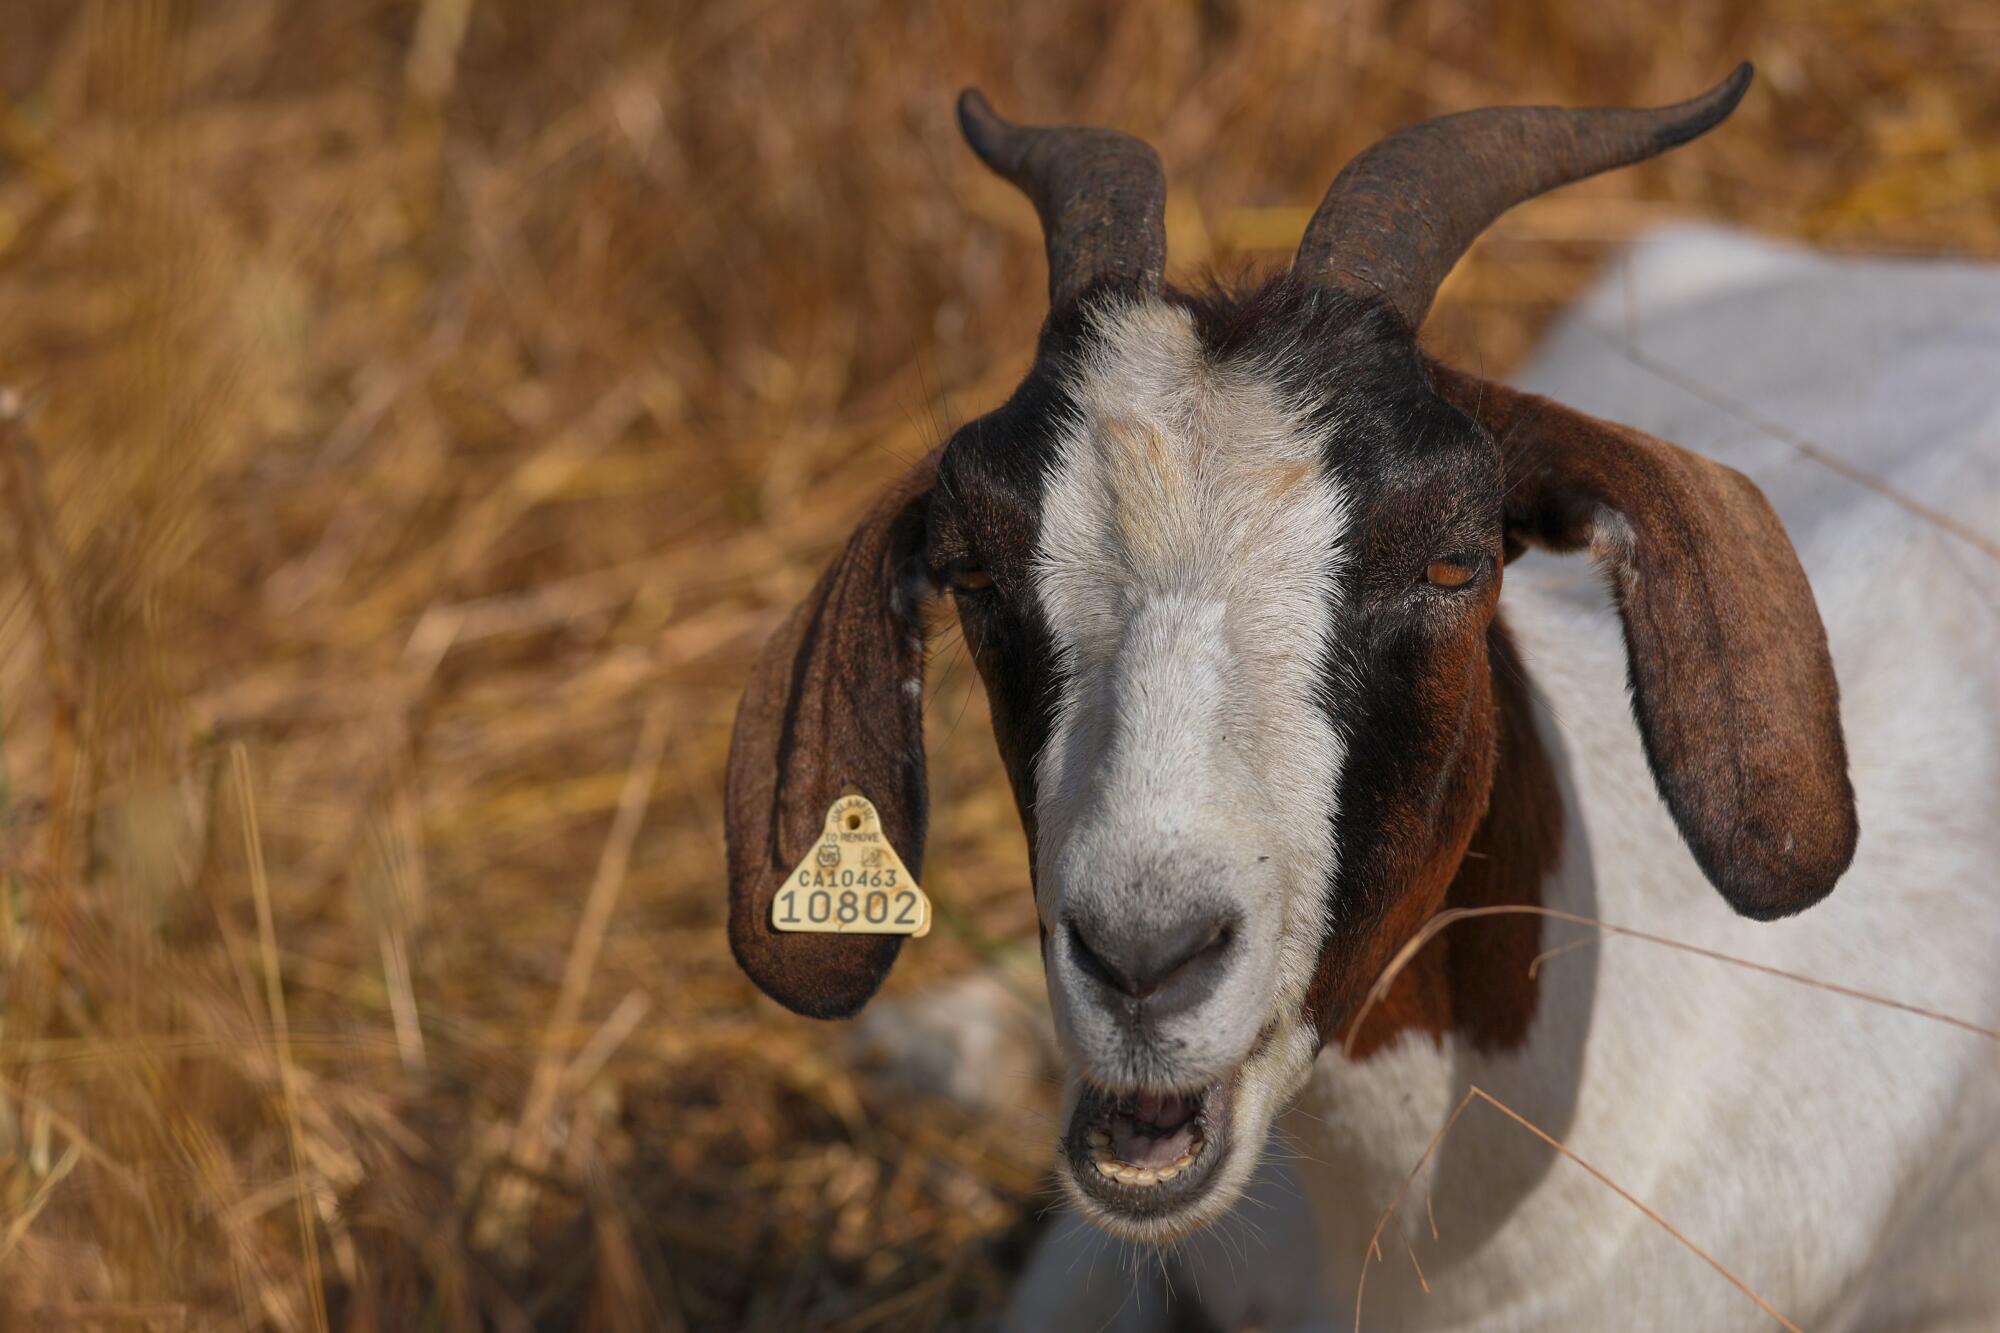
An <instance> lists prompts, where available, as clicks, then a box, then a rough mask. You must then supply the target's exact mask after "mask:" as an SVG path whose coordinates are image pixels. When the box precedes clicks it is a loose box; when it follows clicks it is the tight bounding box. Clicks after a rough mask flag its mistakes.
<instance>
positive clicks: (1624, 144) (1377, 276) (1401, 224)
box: [1292, 61, 1751, 331]
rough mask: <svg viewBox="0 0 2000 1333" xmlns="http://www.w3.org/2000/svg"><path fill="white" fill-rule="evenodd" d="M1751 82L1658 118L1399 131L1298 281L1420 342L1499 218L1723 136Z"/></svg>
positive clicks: (1725, 86)
mask: <svg viewBox="0 0 2000 1333" xmlns="http://www.w3.org/2000/svg"><path fill="white" fill-rule="evenodd" d="M1750 73H1751V70H1750V64H1749V62H1748V61H1745V62H1744V63H1743V64H1741V65H1738V66H1737V67H1736V69H1735V71H1734V72H1733V73H1731V74H1730V76H1729V77H1728V78H1726V79H1724V80H1723V81H1722V82H1721V83H1719V84H1717V85H1716V86H1715V87H1713V88H1711V89H1709V90H1708V91H1707V92H1705V93H1703V94H1702V95H1701V96H1699V97H1696V98H1692V99H1690V100H1688V101H1686V102H1681V103H1679V104H1678V105H1675V106H1667V107H1658V108H1655V109H1652V110H1629V109H1625V108H1619V107H1592V108H1587V109H1581V110H1568V109H1564V108H1561V107H1546V106H1516V107H1491V108H1488V109H1487V110H1483V111H1466V112H1461V113H1460V114H1458V115H1455V116H1440V117H1438V118H1437V119H1435V120H1426V121H1423V122H1422V123H1420V124H1416V125H1412V126H1410V127H1409V128H1408V129H1404V130H1398V131H1397V132H1396V133H1394V134H1392V135H1390V136H1389V137H1388V138H1386V139H1384V140H1382V141H1381V142H1380V143H1378V144H1376V145H1375V146H1374V147H1372V148H1370V149H1368V150H1367V151H1366V152H1364V153H1362V154H1361V155H1360V156H1359V157H1357V158H1355V159H1354V160H1353V161H1352V162H1349V163H1348V164H1347V166H1346V167H1345V168H1344V169H1343V170H1342V171H1341V173H1340V175H1339V176H1338V177H1336V178H1335V179H1334V182H1333V186H1332V188H1330V189H1329V190H1327V192H1326V198H1325V200H1324V201H1323V202H1321V204H1320V206H1319V211H1318V212H1316V213H1314V214H1313V219H1312V222H1311V223H1309V224H1308V225H1307V227H1306V234H1305V239H1304V240H1303V241H1301V242H1300V243H1299V253H1298V258H1297V259H1295V260H1294V261H1293V262H1292V270H1293V272H1295V273H1298V274H1300V275H1301V276H1303V277H1305V278H1307V279H1308V280H1309V281H1313V282H1322V283H1328V284H1331V285H1334V286H1339V287H1345V288H1347V289H1349V290H1353V291H1357V292H1362V293H1367V294H1373V295H1377V296H1380V297H1381V298H1382V299H1384V300H1386V301H1387V302H1388V303H1389V305H1390V306H1392V307H1393V308H1394V309H1395V311H1396V313H1397V314H1399V315H1401V316H1402V317H1403V320H1404V322H1406V323H1407V324H1408V325H1409V326H1410V328H1411V330H1412V331H1414V330H1415V329H1417V328H1418V327H1419V326H1421V325H1422V324H1423V322H1424V316H1425V315H1426V314H1427V313H1429V311H1430V308H1431V300H1432V298H1433V297H1435V296H1436V295H1437V289H1438V286H1439V285H1440V284H1441V283H1443V282H1444V279H1445V275H1446V274H1447V273H1449V272H1451V267H1452V265H1453V264H1456V263H1457V262H1458V259H1459V256H1460V255H1462V254H1464V253H1465V251H1466V249H1467V247H1469V246H1470V245H1471V244H1472V242H1473V241H1474V240H1476V239H1477V238H1478V236H1479V233H1480V232H1482V231H1485V230H1486V228H1487V227H1488V226H1490V225H1491V224H1492V222H1493V220H1494V219H1495V218H1497V217H1499V216H1500V215H1501V214H1502V213H1504V212H1506V211H1507V210H1508V209H1510V208H1512V207H1513V206H1514V205H1515V204H1518V203H1521V202H1523V201H1524V200H1528V199H1532V198H1534V197H1535V196H1536V195H1538V194H1541V193H1542V192H1543V191H1545V190H1552V189H1554V188H1555V187H1556V186H1558V185H1567V184H1569V183H1570V182H1571V181H1577V180H1582V179H1583V178H1584V177H1586V176H1595V175H1596V174H1597V173H1598V172H1600V171H1609V170H1611V169H1612V168H1613V167H1623V166H1630V165H1631V164H1632V163H1634V162H1642V161H1644V160H1645V159H1647V158H1649V157H1653V156H1655V155H1657V154H1660V153H1663V152H1665V151H1666V150H1667V149H1669V148H1673V147H1676V146H1678V145H1680V144H1684V143H1686V142H1687V141H1688V140H1690V139H1692V138H1694V137H1695V136H1696V135H1698V134H1701V133H1703V132H1705V131H1707V130H1709V129H1712V128H1714V127H1715V126H1716V125H1717V124H1719V123H1720V122H1721V121H1722V119H1723V118H1724V117H1725V116H1727V115H1728V114H1729V113H1730V112H1731V111H1734V110H1735V109H1736V104H1737V103H1738V102H1740V101H1742V100H1743V92H1744V90H1745V89H1746V88H1748V87H1749V86H1750Z"/></svg>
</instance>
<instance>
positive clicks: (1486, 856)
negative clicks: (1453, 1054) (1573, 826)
mask: <svg viewBox="0 0 2000 1333" xmlns="http://www.w3.org/2000/svg"><path fill="white" fill-rule="evenodd" d="M1484 648H1485V657H1486V659H1487V660H1486V671H1487V679H1488V681H1489V684H1490V693H1487V692H1486V691H1481V696H1482V698H1481V701H1480V705H1479V706H1480V707H1481V708H1482V709H1483V710H1484V711H1485V716H1484V717H1483V718H1482V725H1480V726H1478V727H1476V728H1475V729H1473V732H1472V733H1471V734H1472V737H1473V739H1472V740H1471V741H1470V742H1469V743H1468V746H1467V755H1466V757H1465V759H1464V761H1462V762H1461V764H1460V765H1459V767H1458V770H1457V772H1456V773H1455V774H1454V777H1453V779H1452V781H1451V783H1450V784H1449V785H1448V787H1447V788H1446V797H1445V799H1446V800H1447V801H1451V802H1458V803H1462V807H1463V808H1465V809H1469V810H1474V811H1480V812H1481V813H1479V814H1478V815H1477V816H1476V817H1475V818H1476V826H1475V827H1473V828H1472V830H1471V832H1470V835H1469V836H1462V835H1461V834H1460V832H1459V829H1460V828H1461V827H1462V826H1464V825H1467V824H1472V823H1473V820H1472V819H1462V820H1450V819H1447V820H1444V821H1442V823H1441V825H1440V827H1441V829H1442V830H1443V832H1444V836H1443V838H1441V839H1440V840H1439V842H1438V843H1437V845H1436V846H1435V847H1434V848H1433V849H1432V850H1431V852H1430V853H1429V855H1427V856H1426V857H1424V859H1423V863H1422V869H1421V870H1420V871H1419V873H1418V874H1417V875H1416V876H1415V877H1414V881H1413V882H1412V883H1411V884H1410V886H1409V887H1408V888H1407V890H1405V891H1404V892H1402V893H1401V894H1400V895H1399V896H1397V897H1396V898H1395V899H1394V901H1393V902H1392V904H1391V905H1390V906H1389V907H1388V909H1387V910H1386V911H1385V912H1384V913H1383V914H1382V915H1380V916H1379V917H1378V919H1377V920H1376V921H1375V922H1374V923H1373V926H1372V928H1371V929H1368V930H1366V931H1365V932H1364V933H1363V934H1362V936H1361V938H1359V939H1353V940H1351V941H1349V942H1348V943H1347V944H1346V945H1345V947H1344V948H1343V949H1342V950H1341V953H1340V955H1338V956H1336V955H1335V953H1334V952H1333V951H1332V950H1329V951H1328V953H1327V954H1326V955H1325V956H1323V957H1322V959H1321V964H1320V974H1319V976H1318V977H1317V978H1316V979H1315V982H1314V986H1313V994H1312V995H1311V996H1310V997H1309V999H1308V1006H1309V1008H1310V1009H1311V1011H1312V1012H1313V1014H1314V1017H1315V1021H1316V1022H1317V1023H1318V1025H1319V1030H1320V1032H1321V1033H1322V1034H1324V1035H1325V1037H1326V1039H1327V1040H1328V1041H1329V1042H1331V1041H1333V1040H1336V1039H1341V1038H1343V1037H1344V1035H1345V1032H1346V1025H1347V1023H1348V1022H1349V1021H1350V1020H1351V1019H1352V1016H1353V1014H1354V1011H1355V1009H1356V1008H1357V1007H1358V1006H1359V1004H1360V1002H1361V998H1362V996H1363V995H1365V994H1366V992H1367V990H1368V988H1369V987H1370V986H1372V985H1373V984H1374V982H1375V979H1376V977H1378V976H1380V975H1381V972H1382V969H1383V968H1385V967H1386V966H1387V965H1388V963H1389V962H1390V960H1391V959H1393V958H1394V956H1395V954H1396V953H1397V951H1398V950H1400V949H1401V948H1402V947H1403V946H1404V945H1405V944H1406V943H1408V941H1409V940H1410V939H1411V937H1413V936H1414V935H1415V934H1416V933H1417V931H1419V930H1420V929H1422V927H1423V926H1424V925H1425V923H1427V922H1428V921H1429V920H1430V919H1431V917H1433V916H1435V915H1436V914H1437V913H1438V912H1440V911H1443V910H1447V909H1451V908H1460V907H1487V906H1496V905H1499V904H1503V903H1526V904H1539V903H1540V902H1541V888H1542V883H1543V881H1544V880H1545V879H1546V877H1547V876H1548V874H1549V872H1550V871H1551V870H1552V869H1553V868H1554V866H1555V863H1556V859H1557V857H1558V856H1559V855H1560V854H1561V846H1562V805H1561V793H1560V792H1559V790H1558V789H1557V787H1556V781H1555V772H1554V769H1553V768H1552V767H1551V765H1550V762H1549V757H1548V754H1547V752H1546V751H1545V750H1544V748H1543V746H1542V743H1541V739H1540V737H1539V736H1538V735H1537V734H1536V732H1535V727H1534V720H1533V717H1532V715H1531V709H1532V704H1531V701H1530V697H1529V689H1528V683H1527V678H1526V676H1525V675H1524V674H1523V672H1522V668H1521V663H1520V659H1519V657H1518V655H1517V654H1516V653H1515V651H1514V648H1513V644H1512V642H1511V641H1510V640H1509V638H1508V637H1507V633H1506V630H1505V628H1504V627H1503V626H1502V625H1500V624H1499V623H1498V622H1497V621H1496V622H1494V623H1493V625H1492V626H1491V627H1490V628H1489V630H1488V632H1487V634H1486V636H1485V640H1484ZM1481 747H1483V748H1484V749H1485V751H1486V753H1487V754H1488V755H1489V756H1490V758H1488V759H1487V760H1486V761H1485V762H1481V761H1480V759H1479V757H1478V754H1477V753H1476V751H1477V750H1478V749H1479V748H1481ZM1540 941H1541V923H1540V921H1539V920H1538V919H1537V918H1536V917H1533V916H1531V915H1525V914H1524V915H1521V916H1502V917H1492V918H1484V919H1479V920H1474V921H1467V922H1464V923H1461V924H1459V925H1457V926H1454V927H1452V928H1451V929H1450V930H1448V931H1446V932H1444V933H1443V934H1440V935H1439V936H1438V937H1437V938H1435V939H1433V940H1432V941H1431V942H1430V943H1429V944H1427V945H1425V946H1424V948H1423V949H1422V950H1420V951H1419V952H1418V953H1417V955H1416V956H1415V957H1414V958H1412V959H1410V961H1409V963H1408V964H1407V965H1406V966H1405V967H1404V968H1403V970H1402V971H1401V972H1400V973H1398V974H1397V977H1396V980H1395V982H1394V984H1393V985H1392V986H1391V987H1390V989H1389V991H1388V993H1387V994H1386V995H1385V996H1384V997H1383V999H1382V1001H1381V1002H1380V1003H1379V1004H1377V1005H1376V1006H1375V1007H1374V1009H1373V1010H1371V1011H1370V1013H1369V1014H1368V1016H1367V1017H1366V1019H1365V1020H1364V1024H1363V1027H1362V1028H1361V1030H1360V1031H1359V1032H1358V1033H1356V1034H1355V1037H1354V1047H1353V1049H1354V1055H1355V1058H1357V1059H1367V1058H1368V1057H1369V1056H1370V1055H1372V1054H1374V1053H1375V1052H1376V1051H1378V1050H1381V1049H1382V1048H1383V1047H1385V1046H1387V1045H1389V1044H1390V1043H1392V1042H1394V1041H1395V1040H1396V1039H1397V1038H1398V1037H1399V1036H1401V1035H1402V1034H1404V1033H1406V1032H1411V1031H1415V1032H1423V1033H1427V1034H1429V1035H1430V1036H1431V1037H1433V1038H1435V1039H1437V1040H1439V1041H1442V1039H1443V1038H1444V1037H1445V1035H1446V1034H1448V1033H1456V1034H1457V1035H1459V1036H1461V1037H1464V1038H1466V1039H1467V1040H1469V1041H1471V1042H1472V1043H1473V1044H1474V1045H1475V1046H1477V1047H1479V1048H1481V1049H1487V1050H1492V1049H1511V1048H1513V1047H1516V1046H1519V1045H1520V1044H1521V1043H1522V1042H1524V1041H1525V1040H1526V1039H1527V1033H1528V1025H1529V1022H1530V1021H1531V1020H1532V1019H1533V1017H1534V1012H1535V997H1536V990H1537V988H1536V984H1535V982H1534V980H1533V979H1532V978H1531V977H1530V976H1529V975H1528V967H1529V965H1530V963H1532V962H1533V960H1534V957H1535V954H1536V952H1537V950H1538V949H1539V948H1540Z"/></svg>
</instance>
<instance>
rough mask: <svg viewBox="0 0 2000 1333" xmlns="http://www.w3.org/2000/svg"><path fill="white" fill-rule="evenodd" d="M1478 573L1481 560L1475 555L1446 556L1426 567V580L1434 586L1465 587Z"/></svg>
mask: <svg viewBox="0 0 2000 1333" xmlns="http://www.w3.org/2000/svg"><path fill="white" fill-rule="evenodd" d="M1478 575H1479V561H1478V559H1477V557H1474V556H1457V555H1454V556H1446V557H1445V558H1443V559H1442V560H1433V561H1431V562H1430V564H1429V565H1427V566H1425V568H1424V582H1426V583H1428V584H1430V585H1431V586H1432V587H1434V588H1463V587H1464V586H1465V585H1466V584H1468V583H1470V582H1472V580H1473V579H1475V578H1477V577H1478Z"/></svg>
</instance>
